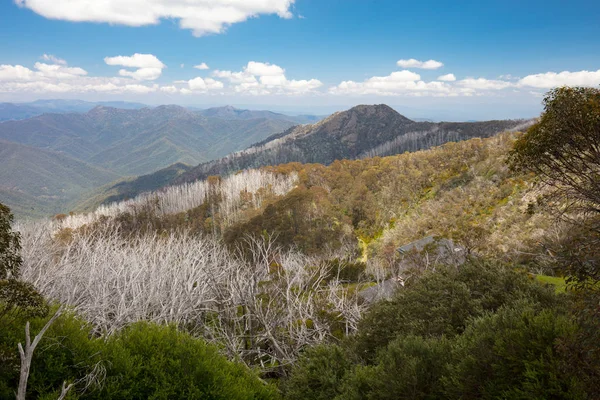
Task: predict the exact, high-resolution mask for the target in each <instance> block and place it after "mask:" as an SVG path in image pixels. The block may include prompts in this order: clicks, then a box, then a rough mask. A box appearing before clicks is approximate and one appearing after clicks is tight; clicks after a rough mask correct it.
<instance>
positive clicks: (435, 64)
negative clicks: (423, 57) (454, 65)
mask: <svg viewBox="0 0 600 400" xmlns="http://www.w3.org/2000/svg"><path fill="white" fill-rule="evenodd" d="M396 64H397V65H398V66H399V67H402V68H421V69H438V68H441V67H443V66H444V64H443V63H441V62H439V61H435V60H428V61H419V60H415V59H414V58H411V59H408V60H398V62H397V63H396Z"/></svg>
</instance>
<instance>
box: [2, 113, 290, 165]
mask: <svg viewBox="0 0 600 400" xmlns="http://www.w3.org/2000/svg"><path fill="white" fill-rule="evenodd" d="M295 123H296V122H295V121H288V120H284V119H268V118H264V117H263V118H253V119H245V120H226V119H221V118H213V117H205V116H203V115H201V114H199V113H198V112H194V111H191V110H189V109H187V108H184V107H180V106H174V105H167V106H159V107H155V108H141V109H120V108H114V107H106V106H96V107H94V108H93V109H91V110H90V111H88V112H87V113H66V114H56V113H51V114H42V115H39V116H36V117H33V118H29V119H26V120H20V121H5V122H2V123H0V139H3V140H8V141H11V142H15V143H21V144H24V145H28V146H34V147H38V148H42V149H47V150H54V151H59V152H64V153H66V154H68V155H70V156H72V157H75V158H79V159H81V160H83V161H86V162H89V163H91V164H93V165H96V166H99V167H102V168H107V169H110V170H113V171H115V172H116V173H118V174H121V175H142V174H144V173H149V172H153V171H156V170H159V169H161V168H164V167H167V166H168V165H171V164H174V163H178V162H183V163H187V164H191V165H195V164H198V163H199V162H203V161H208V160H211V159H214V158H219V157H222V156H224V155H226V154H228V153H230V152H232V151H236V150H241V149H243V148H245V147H247V146H249V145H250V144H252V143H254V142H256V141H259V140H262V139H264V138H265V137H267V136H269V135H271V134H273V133H275V132H280V131H282V130H284V129H287V128H289V127H290V126H292V125H295Z"/></svg>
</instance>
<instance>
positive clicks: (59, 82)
mask: <svg viewBox="0 0 600 400" xmlns="http://www.w3.org/2000/svg"><path fill="white" fill-rule="evenodd" d="M66 65H67V63H66V62H64V63H61V64H46V63H42V62H37V63H35V65H34V68H33V69H30V68H27V67H24V66H22V65H0V93H19V94H22V93H25V92H30V93H42V94H44V93H90V92H96V93H114V94H123V93H134V94H140V93H150V92H155V91H157V90H158V89H159V86H158V85H152V86H146V85H140V84H139V83H137V82H136V81H135V80H133V79H129V78H117V77H90V76H87V75H88V73H87V71H86V70H84V69H83V68H79V67H68V66H66Z"/></svg>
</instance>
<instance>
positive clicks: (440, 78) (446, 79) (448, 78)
mask: <svg viewBox="0 0 600 400" xmlns="http://www.w3.org/2000/svg"><path fill="white" fill-rule="evenodd" d="M437 79H438V81H444V82H454V81H455V80H456V76H454V74H446V75H442V76H438V78H437Z"/></svg>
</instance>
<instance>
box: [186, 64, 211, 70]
mask: <svg viewBox="0 0 600 400" xmlns="http://www.w3.org/2000/svg"><path fill="white" fill-rule="evenodd" d="M181 65H183V64H181ZM194 68H196V69H200V70H206V69H210V67H209V66H208V65H206V63H205V62H203V63H201V64H198V65H194Z"/></svg>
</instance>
